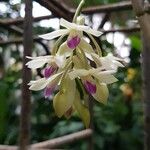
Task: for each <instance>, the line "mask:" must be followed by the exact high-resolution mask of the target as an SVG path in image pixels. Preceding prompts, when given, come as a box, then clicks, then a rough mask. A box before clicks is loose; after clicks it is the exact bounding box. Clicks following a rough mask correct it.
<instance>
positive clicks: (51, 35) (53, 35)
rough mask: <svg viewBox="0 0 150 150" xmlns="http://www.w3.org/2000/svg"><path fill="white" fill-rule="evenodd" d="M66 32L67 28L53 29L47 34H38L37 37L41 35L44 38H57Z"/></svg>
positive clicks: (67, 31)
mask: <svg viewBox="0 0 150 150" xmlns="http://www.w3.org/2000/svg"><path fill="white" fill-rule="evenodd" d="M68 33H69V30H67V29H60V30H56V31H53V32H50V33H47V34H43V35H40V36H39V37H41V38H43V39H45V40H51V39H54V38H57V37H59V36H61V35H64V34H68Z"/></svg>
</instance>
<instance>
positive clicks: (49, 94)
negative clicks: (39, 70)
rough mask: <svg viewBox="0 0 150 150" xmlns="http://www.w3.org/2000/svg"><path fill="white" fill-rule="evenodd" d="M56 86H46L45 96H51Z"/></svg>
mask: <svg viewBox="0 0 150 150" xmlns="http://www.w3.org/2000/svg"><path fill="white" fill-rule="evenodd" d="M54 89H55V87H54V86H52V87H46V88H45V90H44V96H45V98H48V97H49V96H51V95H52V93H53V91H54Z"/></svg>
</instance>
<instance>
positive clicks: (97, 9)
mask: <svg viewBox="0 0 150 150" xmlns="http://www.w3.org/2000/svg"><path fill="white" fill-rule="evenodd" d="M131 9H132V4H131V2H130V1H124V2H118V3H113V4H107V5H99V6H91V7H88V8H85V9H83V11H82V12H83V13H84V14H92V13H104V12H107V13H108V12H113V11H116V12H118V11H123V10H131Z"/></svg>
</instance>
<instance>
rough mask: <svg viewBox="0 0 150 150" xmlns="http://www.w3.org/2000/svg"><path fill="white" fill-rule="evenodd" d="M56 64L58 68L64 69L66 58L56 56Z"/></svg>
mask: <svg viewBox="0 0 150 150" xmlns="http://www.w3.org/2000/svg"><path fill="white" fill-rule="evenodd" d="M55 60H56V61H55V62H56V64H57V66H58V67H59V68H62V66H63V65H64V63H65V61H66V58H65V57H64V56H57V55H56V56H55Z"/></svg>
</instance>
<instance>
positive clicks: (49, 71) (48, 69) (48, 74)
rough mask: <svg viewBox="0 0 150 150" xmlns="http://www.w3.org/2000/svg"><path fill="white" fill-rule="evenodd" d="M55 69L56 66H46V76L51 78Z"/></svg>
mask: <svg viewBox="0 0 150 150" xmlns="http://www.w3.org/2000/svg"><path fill="white" fill-rule="evenodd" d="M55 70H56V68H54V67H52V66H50V67H47V68H45V69H44V77H45V78H49V77H50V76H51V75H52V74H53V72H54V71H55Z"/></svg>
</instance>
